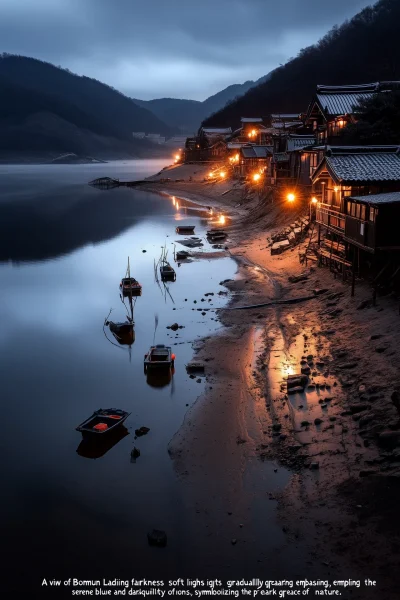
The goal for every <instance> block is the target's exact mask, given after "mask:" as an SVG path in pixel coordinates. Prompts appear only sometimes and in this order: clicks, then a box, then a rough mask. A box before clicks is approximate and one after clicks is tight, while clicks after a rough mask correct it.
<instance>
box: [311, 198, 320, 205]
mask: <svg viewBox="0 0 400 600" xmlns="http://www.w3.org/2000/svg"><path fill="white" fill-rule="evenodd" d="M317 202H318V200H317V198H316V197H315V196H313V197H312V198H311V204H317Z"/></svg>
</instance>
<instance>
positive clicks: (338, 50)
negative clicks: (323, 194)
mask: <svg viewBox="0 0 400 600" xmlns="http://www.w3.org/2000/svg"><path fill="white" fill-rule="evenodd" d="M399 22H400V2H399V0H380V1H379V2H377V3H376V4H375V5H374V6H370V7H367V8H365V9H364V10H362V11H361V12H359V13H358V14H357V15H356V16H355V17H353V18H352V19H351V20H350V21H346V22H345V23H343V25H341V26H340V27H339V26H335V27H333V29H331V31H329V32H328V33H327V34H326V35H325V36H324V37H323V38H322V39H321V40H320V41H319V42H318V43H317V44H315V45H313V46H309V47H307V48H304V49H302V50H301V51H300V53H299V54H298V56H297V57H296V58H294V59H292V60H290V61H289V62H288V63H287V64H285V65H284V66H282V67H279V68H278V69H276V70H275V71H274V72H273V73H272V74H271V77H270V78H269V79H268V80H267V81H265V82H263V83H261V84H260V85H258V86H256V87H253V88H251V89H250V90H248V91H247V92H246V94H245V95H244V96H242V97H241V98H239V99H237V100H235V101H234V102H232V103H230V104H229V105H227V106H226V107H224V108H223V109H222V110H220V111H218V112H217V113H215V114H214V115H212V116H210V117H208V118H206V119H205V120H204V125H207V126H209V127H213V126H221V127H229V126H231V127H234V128H236V127H239V126H240V118H241V117H242V116H246V115H247V114H251V115H260V116H263V117H265V116H268V115H270V114H271V113H275V112H287V113H292V112H299V113H300V112H304V111H306V110H307V106H308V104H309V102H310V101H311V98H312V96H313V95H314V93H315V89H316V86H317V85H318V84H325V85H341V84H343V85H345V84H361V83H369V82H374V81H390V80H399V79H400V46H399V44H398V23H399Z"/></svg>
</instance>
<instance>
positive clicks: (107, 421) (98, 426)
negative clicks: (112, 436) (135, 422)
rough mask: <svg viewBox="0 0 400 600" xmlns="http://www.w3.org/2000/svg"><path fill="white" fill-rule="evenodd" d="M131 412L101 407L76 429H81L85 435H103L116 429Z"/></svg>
mask: <svg viewBox="0 0 400 600" xmlns="http://www.w3.org/2000/svg"><path fill="white" fill-rule="evenodd" d="M130 414H131V413H128V412H126V411H125V410H121V409H119V408H104V409H103V408H100V409H99V410H96V411H95V412H94V413H93V414H92V416H91V417H89V418H88V419H86V421H83V422H82V423H81V424H80V425H78V427H76V431H80V432H81V433H82V434H83V435H90V436H95V437H97V436H99V437H102V436H104V435H107V434H109V433H111V432H112V431H115V430H116V428H117V427H119V426H120V425H121V424H122V423H123V422H124V421H125V420H126V419H127V418H128V417H129V415H130Z"/></svg>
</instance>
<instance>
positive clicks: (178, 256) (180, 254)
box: [176, 250, 190, 260]
mask: <svg viewBox="0 0 400 600" xmlns="http://www.w3.org/2000/svg"><path fill="white" fill-rule="evenodd" d="M189 256H190V252H186V250H178V251H177V253H176V260H185V259H186V258H189Z"/></svg>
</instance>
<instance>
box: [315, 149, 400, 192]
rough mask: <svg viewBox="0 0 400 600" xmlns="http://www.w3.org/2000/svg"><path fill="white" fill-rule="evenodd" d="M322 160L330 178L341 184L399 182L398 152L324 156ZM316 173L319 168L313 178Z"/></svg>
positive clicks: (399, 161)
mask: <svg viewBox="0 0 400 600" xmlns="http://www.w3.org/2000/svg"><path fill="white" fill-rule="evenodd" d="M324 160H325V164H326V167H327V169H328V171H329V172H330V174H331V175H332V177H333V178H334V179H335V180H336V181H337V182H341V183H343V184H347V183H349V184H350V183H353V182H354V183H356V182H360V183H361V182H369V181H400V156H399V153H398V152H396V153H395V152H391V153H389V152H371V153H370V154H361V153H358V154H342V155H340V154H338V155H336V156H335V155H332V156H326V157H325V159H324ZM323 162H324V161H322V163H321V165H322V164H323ZM317 171H319V168H318V169H317V170H316V171H315V173H314V176H315V175H316V174H317Z"/></svg>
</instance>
